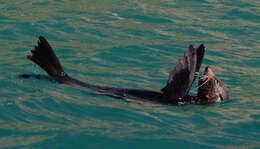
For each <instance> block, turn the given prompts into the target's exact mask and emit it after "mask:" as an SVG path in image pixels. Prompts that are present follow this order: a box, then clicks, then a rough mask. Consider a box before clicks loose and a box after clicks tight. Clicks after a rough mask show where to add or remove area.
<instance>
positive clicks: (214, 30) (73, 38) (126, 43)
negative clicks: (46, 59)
mask: <svg viewBox="0 0 260 149" xmlns="http://www.w3.org/2000/svg"><path fill="white" fill-rule="evenodd" d="M72 6H73V7H72ZM0 8H1V14H0V43H1V52H0V58H1V61H0V73H1V75H0V100H1V101H0V105H1V108H0V132H1V138H0V142H5V143H0V148H14V147H17V148H44V147H45V146H46V145H47V144H48V147H51V148H82V147H92V148H100V147H102V148H103V147H104V146H106V145H107V146H108V147H107V148H109V147H110V146H111V148H112V146H113V145H115V144H116V145H117V146H116V147H117V148H136V147H137V146H141V147H142V148H143V147H145V148H148V147H149V148H151V147H154V148H157V146H158V148H159V147H160V146H161V145H164V146H165V145H166V146H169V147H170V146H171V147H172V146H173V145H174V146H176V147H179V148H184V147H185V148H189V147H193V148H256V147H259V146H260V144H259V141H260V140H259V137H260V135H259V134H260V132H259V118H260V115H259V113H260V110H259V106H260V102H259V100H258V99H259V97H260V94H259V91H258V89H259V88H260V86H259V84H260V83H259V82H260V80H259V75H260V74H259V72H260V67H259V66H260V63H259V59H260V57H259V47H260V44H259V43H260V42H259V40H260V38H259V33H260V28H259V21H258V20H259V19H260V15H259V14H260V13H259V11H260V4H259V2H258V1H255V0H250V1H245V0H239V1H236V2H234V1H216V0H201V1H179V0H176V1H163V0H161V1H155V0H149V1H148V0H135V1H119V0H117V1H111V0H109V1H99V0H98V1H83V0H76V1H70V0H56V1H45V2H43V1H40V0H35V1H26V0H20V1H5V2H0ZM39 35H43V36H45V37H46V38H47V39H48V40H49V41H50V43H51V45H52V46H53V48H54V49H55V52H56V53H57V55H58V56H59V57H60V58H61V62H62V63H63V65H64V69H65V70H66V71H67V72H68V73H69V74H71V75H72V76H74V77H77V78H78V79H80V80H83V81H86V82H89V83H92V84H104V85H109V86H116V87H133V88H146V89H156V90H158V89H160V88H162V87H163V86H164V84H165V83H166V80H167V78H168V73H169V72H170V70H171V69H172V67H173V66H174V65H175V64H176V63H177V61H178V59H179V58H181V57H182V55H183V52H184V50H186V49H187V47H188V46H189V44H194V45H195V46H197V45H199V44H201V43H204V44H205V46H206V48H207V52H206V56H205V59H204V64H203V66H202V67H203V68H202V69H204V67H205V66H206V65H211V66H212V67H213V70H214V72H216V74H217V76H218V77H219V78H221V80H223V82H224V83H225V84H226V85H227V87H228V88H229V91H230V97H231V99H232V100H231V101H230V102H227V103H223V104H215V105H208V106H162V105H154V104H150V103H142V102H141V103H139V102H126V101H123V100H117V99H112V98H110V97H106V96H103V95H99V94H96V93H94V92H92V91H89V90H85V89H82V88H73V87H70V86H65V85H59V84H55V83H51V82H48V81H47V80H35V79H28V80H20V79H18V78H17V75H18V74H19V73H40V74H45V72H43V71H42V70H40V68H38V67H37V66H35V65H34V64H32V63H31V62H29V61H28V60H27V59H26V58H25V55H26V54H27V53H28V51H29V50H30V49H32V48H33V46H34V45H35V43H36V40H37V37H38V36H39ZM196 87H197V86H196V84H195V85H194V87H193V88H192V90H191V93H192V94H196V92H197V91H196V90H197V89H196ZM129 142H130V143H129ZM126 144H128V145H127V146H126ZM46 147H47V146H46Z"/></svg>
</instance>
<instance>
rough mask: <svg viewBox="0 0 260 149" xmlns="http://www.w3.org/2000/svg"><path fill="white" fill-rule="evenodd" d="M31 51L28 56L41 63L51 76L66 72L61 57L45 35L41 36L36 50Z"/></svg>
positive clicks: (38, 63)
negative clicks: (58, 56)
mask: <svg viewBox="0 0 260 149" xmlns="http://www.w3.org/2000/svg"><path fill="white" fill-rule="evenodd" d="M31 53H32V55H27V58H28V59H30V60H31V61H33V62H34V63H36V64H37V65H39V66H40V67H41V68H42V69H44V70H45V71H46V72H47V73H48V74H49V75H50V76H60V75H62V74H64V71H63V69H62V66H61V64H60V61H59V59H58V58H57V56H56V55H55V53H54V51H53V49H52V47H51V46H50V45H49V43H48V41H47V40H46V39H45V38H44V37H42V36H40V37H39V40H38V45H37V46H35V48H34V50H31Z"/></svg>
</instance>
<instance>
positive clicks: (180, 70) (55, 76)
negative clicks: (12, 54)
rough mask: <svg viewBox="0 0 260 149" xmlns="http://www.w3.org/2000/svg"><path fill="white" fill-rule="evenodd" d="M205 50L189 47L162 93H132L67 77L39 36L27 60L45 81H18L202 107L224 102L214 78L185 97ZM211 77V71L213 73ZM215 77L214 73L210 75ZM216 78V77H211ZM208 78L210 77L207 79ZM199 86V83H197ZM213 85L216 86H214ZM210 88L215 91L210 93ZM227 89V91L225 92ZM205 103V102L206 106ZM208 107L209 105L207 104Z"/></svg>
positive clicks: (47, 44) (46, 44) (23, 75)
mask: <svg viewBox="0 0 260 149" xmlns="http://www.w3.org/2000/svg"><path fill="white" fill-rule="evenodd" d="M204 52H205V47H204V45H200V46H199V47H198V48H196V49H195V48H194V47H193V46H192V45H190V46H189V48H188V50H187V51H186V52H185V53H184V57H183V58H182V59H180V60H179V61H178V63H177V65H176V66H175V67H174V68H173V70H172V71H171V73H170V75H169V78H168V82H167V84H166V86H165V87H163V88H162V89H161V90H158V91H154V90H145V89H131V88H117V87H108V86H102V85H92V84H88V83H85V82H82V81H80V80H77V79H75V78H73V77H71V76H69V75H68V74H67V73H66V72H65V71H64V70H63V68H62V65H61V63H60V61H59V59H58V58H57V56H56V55H55V53H54V51H53V49H52V47H51V46H50V45H49V43H48V42H47V40H46V39H45V38H44V37H42V36H40V37H39V40H38V45H37V46H35V48H34V49H33V50H31V53H32V54H31V55H27V58H28V59H30V60H31V61H33V62H34V63H36V64H37V65H39V66H40V67H41V68H42V69H44V70H45V71H46V72H47V73H48V75H49V76H48V77H46V76H43V75H28V74H22V75H20V77H21V78H29V77H35V78H37V79H46V78H47V79H48V80H51V81H55V82H58V83H62V84H67V85H71V86H80V87H85V88H88V89H91V90H94V91H97V92H99V93H102V94H105V95H108V96H112V97H116V98H123V99H134V100H139V101H149V102H153V103H160V104H167V105H179V104H201V103H204V102H205V101H207V100H210V101H212V103H213V101H214V102H217V101H218V100H219V99H220V100H221V99H222V98H223V99H224V98H226V95H225V94H224V93H226V92H224V91H226V90H223V89H222V88H223V86H222V85H221V83H219V84H218V85H214V84H213V83H215V82H214V80H217V81H218V79H216V78H214V77H210V78H214V79H211V80H212V81H213V82H212V83H211V81H208V82H206V83H205V84H203V85H202V86H201V87H200V88H199V91H198V95H199V96H198V97H197V96H190V95H188V93H189V90H190V88H191V86H192V83H193V82H194V80H195V78H196V76H197V74H198V73H199V69H200V66H201V64H202V60H203V57H204ZM212 73H213V71H212ZM213 74H214V73H213ZM204 76H210V71H209V69H207V73H206V71H205V73H204ZM213 76H215V75H213ZM208 78H209V77H208ZM200 80H201V81H200V83H199V84H202V79H200ZM215 84H216V83H215ZM218 86H219V87H218ZM212 87H215V88H214V89H213V90H211V89H212ZM221 87H222V88H221ZM225 89H226V88H225ZM205 103H206V102H205ZM208 103H211V102H208Z"/></svg>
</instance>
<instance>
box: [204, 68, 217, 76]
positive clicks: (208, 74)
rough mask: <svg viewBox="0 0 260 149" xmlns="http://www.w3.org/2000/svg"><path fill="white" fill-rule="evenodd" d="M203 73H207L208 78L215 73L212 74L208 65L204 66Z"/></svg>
mask: <svg viewBox="0 0 260 149" xmlns="http://www.w3.org/2000/svg"><path fill="white" fill-rule="evenodd" d="M204 75H207V76H208V77H210V78H211V77H214V76H215V74H214V72H213V70H212V69H211V67H210V66H207V67H206V68H205V71H204Z"/></svg>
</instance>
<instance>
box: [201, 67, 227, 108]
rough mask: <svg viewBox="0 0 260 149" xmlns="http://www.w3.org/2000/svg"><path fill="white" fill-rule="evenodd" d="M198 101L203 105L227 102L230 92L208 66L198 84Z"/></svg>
mask: <svg viewBox="0 0 260 149" xmlns="http://www.w3.org/2000/svg"><path fill="white" fill-rule="evenodd" d="M198 86H199V87H198V99H199V100H200V102H201V103H215V102H221V101H224V100H227V99H228V98H229V97H228V91H227V88H226V86H225V85H224V83H222V82H221V81H220V79H218V78H217V77H216V75H215V74H214V72H213V71H212V69H211V68H210V67H209V66H208V67H206V68H205V72H204V75H203V76H202V77H201V78H200V79H199V82H198Z"/></svg>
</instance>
